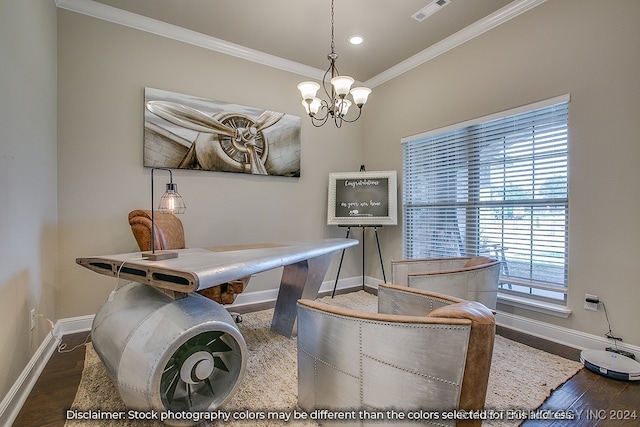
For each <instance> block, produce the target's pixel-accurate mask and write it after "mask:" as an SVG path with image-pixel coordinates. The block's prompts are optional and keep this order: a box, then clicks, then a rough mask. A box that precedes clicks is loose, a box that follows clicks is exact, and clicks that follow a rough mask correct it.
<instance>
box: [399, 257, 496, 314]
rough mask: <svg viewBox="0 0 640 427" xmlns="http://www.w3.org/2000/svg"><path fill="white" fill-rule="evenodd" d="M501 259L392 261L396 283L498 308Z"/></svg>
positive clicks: (469, 258)
mask: <svg viewBox="0 0 640 427" xmlns="http://www.w3.org/2000/svg"><path fill="white" fill-rule="evenodd" d="M499 278H500V261H498V260H496V259H493V258H487V257H484V256H476V257H467V258H429V259H413V260H401V261H391V281H392V282H393V284H395V285H404V286H408V287H410V288H415V289H422V290H426V291H431V292H438V293H442V294H445V295H450V296H454V297H458V298H463V299H466V300H469V301H478V302H481V303H482V304H484V305H486V306H487V307H489V308H490V309H492V310H495V308H496V303H497V300H498V284H499Z"/></svg>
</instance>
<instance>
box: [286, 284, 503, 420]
mask: <svg viewBox="0 0 640 427" xmlns="http://www.w3.org/2000/svg"><path fill="white" fill-rule="evenodd" d="M494 337H495V319H494V316H493V313H492V312H491V311H490V310H489V309H488V308H486V307H485V306H484V305H482V304H480V303H478V302H475V301H465V300H461V299H459V298H453V297H449V296H445V295H440V294H436V293H431V292H425V291H421V290H417V289H411V288H407V287H406V286H394V285H388V284H387V285H380V286H379V288H378V313H368V312H362V311H357V310H351V309H346V308H341V307H336V306H331V305H327V304H323V303H321V302H319V301H310V300H300V301H298V404H299V405H300V407H301V408H302V409H304V410H305V411H308V412H310V411H313V410H315V409H328V410H330V411H352V410H355V411H356V413H357V412H358V410H366V411H367V412H386V411H388V410H391V409H394V410H395V411H402V412H404V413H405V414H406V413H408V412H413V413H417V412H420V411H423V413H424V414H428V413H429V412H433V413H441V412H442V411H452V410H467V411H471V410H482V409H483V408H484V404H485V399H486V393H487V386H488V381H489V370H490V368H491V357H492V352H493V342H494ZM416 411H417V412H416ZM359 421H360V422H362V423H363V424H361V425H375V426H379V425H383V424H384V425H386V426H388V425H394V420H389V419H387V420H386V421H385V422H384V423H382V424H381V423H380V421H379V420H377V421H373V420H372V421H367V420H362V419H359ZM431 421H434V420H431ZM435 421H437V424H436V425H458V426H461V425H465V426H470V425H474V426H478V425H480V421H470V422H468V421H465V422H464V423H461V422H458V423H457V424H456V423H455V421H450V420H449V421H448V420H443V419H439V420H435ZM429 422H430V420H428V419H425V418H424V417H421V418H420V419H418V420H417V421H416V422H415V423H416V424H428V423H429ZM342 423H343V422H337V425H342ZM327 424H329V423H327ZM400 424H401V425H406V424H407V420H406V419H405V420H403V421H402V422H400ZM331 425H334V424H333V422H331ZM344 425H353V420H347V421H346V422H344Z"/></svg>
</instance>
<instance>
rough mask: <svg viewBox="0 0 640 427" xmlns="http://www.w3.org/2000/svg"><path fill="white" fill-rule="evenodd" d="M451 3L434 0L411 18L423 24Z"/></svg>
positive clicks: (445, 0)
mask: <svg viewBox="0 0 640 427" xmlns="http://www.w3.org/2000/svg"><path fill="white" fill-rule="evenodd" d="M449 3H451V0H433V1H432V2H431V3H429V4H428V5H426V6H425V7H423V8H422V9H420V10H419V11H417V12H416V13H414V14H413V15H411V17H412V18H413V19H415V20H416V21H418V22H422V21H424V20H425V19H427V18H428V17H430V16H431V15H433V14H434V13H436V12H437V11H439V10H440V9H442V8H443V7H445V6H446V5H448V4H449Z"/></svg>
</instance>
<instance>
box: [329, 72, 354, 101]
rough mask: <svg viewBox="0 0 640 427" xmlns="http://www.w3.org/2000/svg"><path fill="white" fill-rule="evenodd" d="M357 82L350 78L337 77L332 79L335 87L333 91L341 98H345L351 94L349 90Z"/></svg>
mask: <svg viewBox="0 0 640 427" xmlns="http://www.w3.org/2000/svg"><path fill="white" fill-rule="evenodd" d="M354 81H355V80H354V79H353V78H352V77H349V76H336V77H334V78H332V79H331V84H332V85H333V89H334V90H335V91H336V94H337V95H338V96H339V97H340V98H344V97H345V96H347V94H348V93H349V89H351V85H352V84H353V82H354Z"/></svg>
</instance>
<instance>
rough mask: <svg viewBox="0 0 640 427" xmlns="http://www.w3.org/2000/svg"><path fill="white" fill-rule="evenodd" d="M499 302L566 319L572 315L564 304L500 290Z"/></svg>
mask: <svg viewBox="0 0 640 427" xmlns="http://www.w3.org/2000/svg"><path fill="white" fill-rule="evenodd" d="M498 304H504V305H509V306H512V307H517V308H523V309H525V310H531V311H536V312H538V313H543V314H548V315H550V316H556V317H562V318H563V319H566V318H567V317H569V316H570V315H571V310H570V309H569V308H567V307H566V306H564V305H560V304H553V303H550V302H544V301H536V300H531V299H529V298H522V297H519V296H515V295H508V294H504V293H500V292H498Z"/></svg>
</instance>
